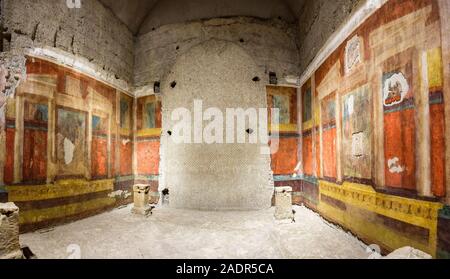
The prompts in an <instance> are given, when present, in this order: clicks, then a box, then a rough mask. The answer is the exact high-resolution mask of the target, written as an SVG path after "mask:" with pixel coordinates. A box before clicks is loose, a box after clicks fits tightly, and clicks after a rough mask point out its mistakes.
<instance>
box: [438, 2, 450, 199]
mask: <svg viewBox="0 0 450 279" xmlns="http://www.w3.org/2000/svg"><path fill="white" fill-rule="evenodd" d="M438 1H439V2H438V4H439V13H440V19H441V36H442V61H444V65H443V68H444V85H443V91H444V102H445V123H446V125H445V127H446V130H445V146H446V151H445V166H446V167H445V170H446V171H445V184H446V190H447V193H446V194H447V195H446V197H447V199H446V202H447V204H450V128H449V125H450V1H448V0H438Z"/></svg>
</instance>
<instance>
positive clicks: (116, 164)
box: [113, 90, 120, 176]
mask: <svg viewBox="0 0 450 279" xmlns="http://www.w3.org/2000/svg"><path fill="white" fill-rule="evenodd" d="M115 121H116V139H115V140H116V143H115V145H114V147H115V149H114V151H113V152H114V156H115V160H114V169H115V175H117V176H118V175H119V173H120V145H119V144H120V92H119V91H118V90H116V115H115Z"/></svg>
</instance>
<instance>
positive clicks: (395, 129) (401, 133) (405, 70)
mask: <svg viewBox="0 0 450 279" xmlns="http://www.w3.org/2000/svg"><path fill="white" fill-rule="evenodd" d="M412 59H413V58H412V52H411V50H410V51H406V52H402V53H399V54H397V55H395V56H393V57H391V58H389V59H387V60H386V61H385V62H384V64H383V68H384V72H383V76H382V89H383V106H384V148H385V150H384V156H385V160H386V168H385V183H386V186H388V187H393V188H403V189H416V184H415V183H416V182H415V179H416V178H415V168H416V162H415V158H416V156H415V141H416V139H415V119H414V117H415V101H414V92H413V77H412V67H413V65H412Z"/></svg>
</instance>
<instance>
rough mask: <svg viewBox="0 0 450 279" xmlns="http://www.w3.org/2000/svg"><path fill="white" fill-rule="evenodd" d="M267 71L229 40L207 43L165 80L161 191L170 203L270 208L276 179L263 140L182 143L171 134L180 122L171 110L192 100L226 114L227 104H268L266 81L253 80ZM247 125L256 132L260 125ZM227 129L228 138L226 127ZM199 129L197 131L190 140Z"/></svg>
mask: <svg viewBox="0 0 450 279" xmlns="http://www.w3.org/2000/svg"><path fill="white" fill-rule="evenodd" d="M263 74H264V72H262V71H261V70H260V69H259V68H258V66H257V65H256V64H255V62H254V60H253V59H252V57H251V56H250V55H248V54H247V53H246V52H245V51H244V50H243V49H242V48H241V47H240V46H238V45H236V44H234V43H230V42H225V41H219V40H210V41H207V42H205V43H203V44H200V45H198V46H195V47H193V48H192V49H191V50H189V51H188V52H187V53H186V54H184V55H182V56H181V57H180V58H178V59H177V61H176V63H175V65H174V67H173V68H172V70H171V73H170V74H169V75H168V76H167V77H166V78H165V79H164V81H163V84H162V92H163V95H162V103H163V109H162V119H163V124H162V125H163V128H162V139H161V144H162V147H161V151H162V154H161V156H162V164H161V166H162V168H161V171H162V175H163V178H162V181H160V182H161V183H162V184H161V187H162V189H163V188H164V187H167V188H169V189H170V205H171V206H173V207H175V208H192V209H205V210H206V209H209V210H226V209H235V210H244V209H262V208H268V207H270V205H271V197H272V194H273V181H272V173H271V169H270V156H269V155H262V154H261V147H264V144H262V143H261V144H249V143H246V144H239V143H230V144H215V143H213V144H206V143H199V144H185V143H181V144H178V143H175V142H174V140H173V136H174V135H173V134H172V136H170V135H169V134H168V133H167V132H168V131H171V130H173V129H174V125H175V124H177V123H178V122H177V121H174V120H172V119H171V113H172V111H173V110H174V109H177V108H180V107H185V108H188V109H189V110H190V111H191V112H193V105H194V104H193V102H194V100H202V101H203V107H204V109H205V110H206V109H207V108H210V107H216V108H218V109H219V110H221V111H223V112H224V113H225V110H226V109H227V108H243V109H247V108H256V109H258V108H266V107H267V98H266V92H265V86H264V83H263V82H254V81H253V80H252V79H253V78H254V77H255V76H262V75H263ZM173 81H176V84H177V85H176V87H175V88H172V86H171V84H172V82H173ZM192 115H193V114H192ZM224 118H225V117H224ZM207 123H208V122H206V121H205V126H206V124H207ZM227 125H228V124H227ZM259 125H267V123H261V124H259ZM237 127H238V126H236V127H235V129H234V131H235V132H236V131H237ZM248 128H251V129H253V130H254V131H255V132H256V131H258V127H248ZM246 129H247V128H246ZM223 131H224V132H223V136H224V139H225V136H226V132H225V126H224V128H223ZM266 131H267V130H266ZM198 133H199V130H193V133H192V135H193V136H192V140H194V134H197V135H198ZM200 133H201V130H200ZM245 135H246V136H247V137H248V135H247V134H245ZM247 142H248V138H247ZM265 146H267V143H266V144H265Z"/></svg>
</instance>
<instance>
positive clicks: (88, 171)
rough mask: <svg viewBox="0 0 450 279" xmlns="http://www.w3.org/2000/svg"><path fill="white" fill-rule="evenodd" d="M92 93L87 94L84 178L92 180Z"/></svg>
mask: <svg viewBox="0 0 450 279" xmlns="http://www.w3.org/2000/svg"><path fill="white" fill-rule="evenodd" d="M92 98H93V94H92V92H90V93H89V98H88V113H87V115H88V119H87V139H86V142H87V146H86V148H87V154H86V178H87V179H88V180H91V178H92Z"/></svg>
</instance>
